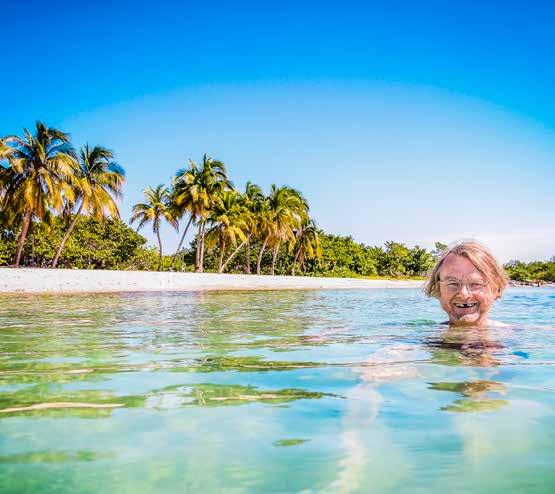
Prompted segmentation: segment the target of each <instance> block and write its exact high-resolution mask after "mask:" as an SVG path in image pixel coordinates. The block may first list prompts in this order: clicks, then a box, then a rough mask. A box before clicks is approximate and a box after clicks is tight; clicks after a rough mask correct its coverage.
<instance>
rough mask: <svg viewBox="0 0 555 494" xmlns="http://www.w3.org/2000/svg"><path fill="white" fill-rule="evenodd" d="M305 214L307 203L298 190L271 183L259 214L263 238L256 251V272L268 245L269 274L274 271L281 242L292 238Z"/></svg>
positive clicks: (258, 271)
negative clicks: (264, 203) (270, 264)
mask: <svg viewBox="0 0 555 494" xmlns="http://www.w3.org/2000/svg"><path fill="white" fill-rule="evenodd" d="M307 216H308V203H307V202H306V199H304V197H303V196H302V194H301V193H300V192H299V191H297V190H295V189H293V188H291V187H287V186H284V187H277V186H276V185H272V188H271V190H270V195H269V196H268V198H267V201H266V205H265V207H264V208H263V210H262V212H261V216H260V218H261V221H260V222H261V225H262V228H261V230H262V232H263V236H264V240H263V243H262V246H261V248H260V252H259V253H258V262H257V267H256V272H257V274H260V265H261V262H262V255H263V254H264V251H265V249H266V247H267V246H268V245H270V246H271V247H272V267H271V274H272V275H273V274H274V273H275V265H276V260H277V255H278V253H279V249H280V246H281V244H282V243H283V242H287V241H290V240H292V239H293V238H294V236H295V230H296V229H299V228H300V226H301V224H302V222H303V221H304V219H305V218H306V217H307Z"/></svg>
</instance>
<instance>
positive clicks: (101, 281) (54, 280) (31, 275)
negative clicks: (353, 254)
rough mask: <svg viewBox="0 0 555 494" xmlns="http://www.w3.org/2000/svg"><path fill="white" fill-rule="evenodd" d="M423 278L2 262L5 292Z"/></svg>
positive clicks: (378, 284)
mask: <svg viewBox="0 0 555 494" xmlns="http://www.w3.org/2000/svg"><path fill="white" fill-rule="evenodd" d="M422 284H423V282H422V281H410V280H404V281H394V280H366V279H357V278H315V277H306V276H256V275H241V274H214V273H167V272H162V273H158V272H152V271H102V270H82V269H35V268H21V269H11V268H0V293H105V292H161V291H208V290H212V291H213V290H315V289H318V290H320V289H324V290H325V289H331V290H343V289H366V288H419V287H420V286H422Z"/></svg>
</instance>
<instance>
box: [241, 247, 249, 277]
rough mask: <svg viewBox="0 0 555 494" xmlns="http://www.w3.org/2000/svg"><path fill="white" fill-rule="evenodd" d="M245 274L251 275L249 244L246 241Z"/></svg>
mask: <svg viewBox="0 0 555 494" xmlns="http://www.w3.org/2000/svg"><path fill="white" fill-rule="evenodd" d="M241 245H242V244H241ZM245 274H251V243H250V242H249V241H248V240H247V248H246V254H245Z"/></svg>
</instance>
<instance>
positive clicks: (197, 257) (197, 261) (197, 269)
mask: <svg viewBox="0 0 555 494" xmlns="http://www.w3.org/2000/svg"><path fill="white" fill-rule="evenodd" d="M201 231H202V219H201V220H200V222H199V224H198V232H197V250H196V252H195V273H200V272H201V269H200V244H201V238H202V236H201Z"/></svg>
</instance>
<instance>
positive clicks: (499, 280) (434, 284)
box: [424, 240, 507, 298]
mask: <svg viewBox="0 0 555 494" xmlns="http://www.w3.org/2000/svg"><path fill="white" fill-rule="evenodd" d="M451 254H453V255H455V256H462V257H466V258H467V259H468V260H469V261H470V262H471V263H472V264H474V266H475V267H476V269H477V270H478V271H480V273H481V274H482V276H483V277H484V279H485V281H486V282H487V283H488V285H489V286H490V287H491V289H492V290H493V293H495V294H496V295H497V297H500V296H501V294H502V293H503V290H504V289H505V288H506V286H507V275H506V274H505V271H504V269H503V268H502V267H501V266H500V265H499V263H498V262H497V261H496V260H495V257H493V255H492V254H491V252H490V251H489V250H488V249H487V248H486V247H484V246H483V245H482V244H480V243H478V242H475V241H474V240H465V241H461V242H457V243H455V244H453V245H451V246H450V247H448V248H447V249H445V250H444V251H443V252H442V253H441V256H440V258H439V260H438V261H437V263H436V265H435V266H434V268H433V269H432V271H431V272H430V274H429V276H428V280H427V281H426V283H425V285H424V293H425V294H426V295H427V296H428V297H435V298H439V271H440V269H441V266H442V264H443V262H444V261H445V259H446V258H447V256H449V255H451Z"/></svg>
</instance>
